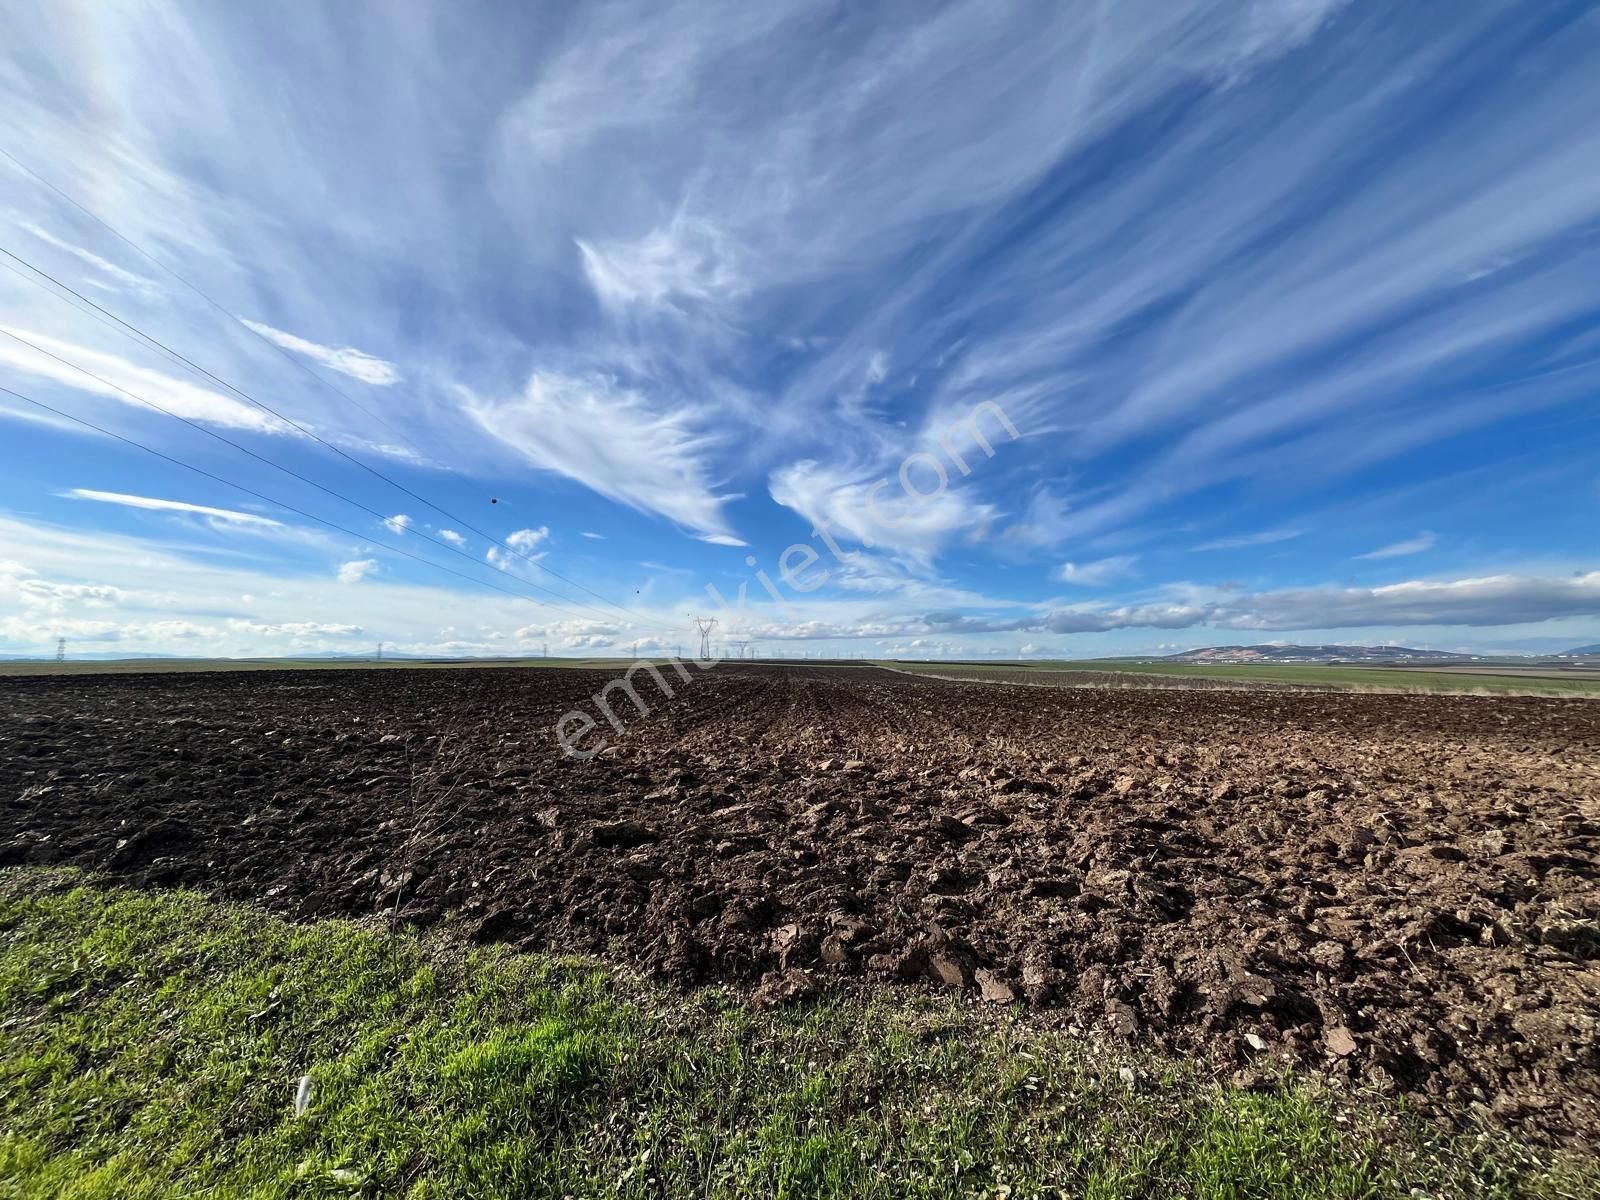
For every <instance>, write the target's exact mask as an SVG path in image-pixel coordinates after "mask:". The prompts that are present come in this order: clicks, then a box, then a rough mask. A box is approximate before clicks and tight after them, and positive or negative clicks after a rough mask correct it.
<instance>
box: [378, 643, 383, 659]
mask: <svg viewBox="0 0 1600 1200" xmlns="http://www.w3.org/2000/svg"><path fill="white" fill-rule="evenodd" d="M378 661H379V662H382V661H383V643H382V642H379V643H378Z"/></svg>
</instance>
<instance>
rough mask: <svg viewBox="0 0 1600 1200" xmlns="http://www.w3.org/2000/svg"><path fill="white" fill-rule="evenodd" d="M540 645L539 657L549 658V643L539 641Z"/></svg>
mask: <svg viewBox="0 0 1600 1200" xmlns="http://www.w3.org/2000/svg"><path fill="white" fill-rule="evenodd" d="M540 646H541V647H542V649H541V650H540V651H539V656H540V657H541V658H549V657H550V643H549V642H541V643H540Z"/></svg>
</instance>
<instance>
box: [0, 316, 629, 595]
mask: <svg viewBox="0 0 1600 1200" xmlns="http://www.w3.org/2000/svg"><path fill="white" fill-rule="evenodd" d="M0 334H4V335H5V336H6V337H8V338H11V339H12V340H13V341H16V342H20V343H22V344H23V345H24V346H27V347H28V348H29V349H30V350H33V351H35V352H36V353H38V354H43V355H44V356H45V357H46V358H49V359H53V360H54V361H55V362H58V363H60V364H61V365H62V366H66V367H71V368H72V369H73V370H75V371H79V372H82V373H83V374H84V375H87V376H88V377H89V378H90V379H93V380H95V381H96V382H97V383H100V384H102V385H104V386H105V387H109V388H113V389H115V390H116V391H118V392H121V393H122V394H123V395H124V396H127V397H128V398H129V399H131V400H134V401H137V402H138V403H140V404H144V405H147V406H148V407H150V408H153V409H155V410H156V411H157V412H159V413H162V414H164V415H166V416H169V417H171V418H172V419H173V420H175V421H180V422H182V423H183V424H185V425H187V426H188V427H189V428H190V429H193V430H196V431H197V432H199V433H203V434H205V435H206V436H207V437H210V438H214V439H215V440H217V441H219V442H221V443H223V444H224V445H226V446H232V447H233V448H234V449H235V450H237V451H239V452H240V453H241V454H246V455H249V456H250V457H251V458H253V459H255V460H256V461H257V462H261V463H265V464H266V465H267V466H269V467H272V468H273V469H275V470H278V471H282V472H283V473H284V474H285V475H288V476H289V477H291V478H293V479H298V480H299V481H300V482H301V483H304V484H306V485H308V486H310V487H314V488H316V489H317V490H318V491H320V492H324V493H326V494H327V495H329V496H332V497H333V498H334V499H336V500H340V501H343V502H344V503H345V504H348V505H350V506H352V507H353V508H359V509H360V510H361V511H362V512H364V513H366V514H367V515H368V516H371V517H376V518H377V519H378V520H379V521H384V522H387V521H388V519H389V518H388V517H386V516H384V515H383V514H382V513H381V512H379V511H378V510H377V509H375V508H369V507H368V506H367V505H365V504H363V503H361V501H359V500H353V499H351V498H350V497H349V496H346V495H344V494H343V493H341V492H337V491H335V490H334V489H333V488H330V487H328V486H327V485H325V484H321V483H318V482H317V481H316V480H315V479H311V478H309V477H307V476H305V475H302V474H301V473H300V472H299V471H296V470H295V469H294V468H293V467H286V466H284V465H283V464H282V463H278V462H274V461H273V460H272V459H270V458H267V457H266V456H265V455H262V454H257V453H256V452H255V451H254V450H252V449H250V448H249V447H248V446H243V445H240V444H239V443H238V442H236V441H234V440H233V439H232V438H229V437H224V436H223V435H222V434H220V433H218V432H217V431H216V430H214V429H210V428H208V427H206V426H204V425H202V424H200V423H199V422H197V421H192V420H190V419H189V418H188V417H185V416H183V415H182V414H180V413H175V412H173V411H172V410H171V409H169V408H164V407H163V406H161V405H160V404H157V403H156V402H155V401H154V400H150V399H147V398H146V397H144V396H140V395H138V394H137V393H135V392H131V391H129V390H128V389H127V388H125V387H123V386H121V385H120V384H116V383H113V382H111V380H109V379H106V378H105V377H104V376H101V375H96V374H95V373H94V372H93V371H91V370H89V369H88V368H87V367H83V366H79V365H78V364H77V363H74V362H72V361H70V360H68V359H65V358H62V357H61V356H60V355H59V354H54V353H52V352H51V351H49V350H46V349H45V348H44V347H43V346H39V345H36V344H35V343H33V342H31V341H29V340H28V339H27V338H25V337H23V336H21V335H20V334H17V333H13V332H12V331H11V330H9V329H0ZM6 390H8V391H9V389H6ZM11 394H13V395H16V394H17V393H14V392H13V393H11ZM32 403H38V402H37V401H32ZM283 507H284V508H287V509H289V511H291V512H300V510H299V509H295V508H291V507H290V506H289V505H287V504H285V505H283ZM301 515H302V516H304V515H306V514H304V513H301ZM312 519H313V520H317V519H319V518H312ZM323 523H324V524H327V522H323ZM342 532H344V533H347V534H349V535H350V536H351V537H354V538H357V539H359V540H361V541H368V540H370V539H368V538H366V537H365V536H364V535H362V534H359V533H356V532H354V531H352V530H342ZM412 532H414V533H415V534H416V536H418V537H420V538H421V539H422V540H423V541H426V542H431V543H433V544H434V545H435V546H438V547H439V548H440V549H442V550H448V551H449V552H450V553H451V554H454V555H456V556H457V557H458V558H464V559H466V560H467V561H468V562H470V563H472V564H473V565H474V566H477V565H478V560H477V559H476V558H475V557H474V556H473V555H471V554H468V553H467V552H466V551H465V550H462V549H461V548H460V547H459V546H452V545H451V544H450V543H448V542H444V541H440V540H439V539H438V538H436V537H433V536H432V535H431V534H428V533H424V532H423V531H422V530H420V529H418V530H413V531H412ZM412 557H415V556H412ZM419 561H421V562H428V561H430V560H428V559H419ZM507 573H508V572H501V574H507ZM518 582H519V583H520V584H522V586H524V587H529V588H532V589H533V590H534V591H538V592H544V593H545V594H547V595H551V596H554V597H555V598H556V599H558V600H564V601H566V602H567V603H569V604H576V605H578V607H580V608H587V609H589V611H590V612H592V613H597V614H599V615H601V616H605V615H606V614H604V613H600V610H599V609H595V608H592V607H590V606H589V605H586V604H584V603H583V602H582V601H580V600H573V599H571V598H570V597H568V596H563V595H561V593H559V592H555V591H551V590H550V589H549V588H547V587H541V586H540V585H539V584H537V583H531V582H529V581H527V580H519V581H518ZM501 590H502V591H503V590H505V589H501ZM511 594H513V595H514V594H516V593H511ZM523 598H524V599H527V600H531V601H532V602H533V603H535V604H538V605H541V606H542V607H545V608H549V609H551V610H552V611H554V612H561V613H566V615H567V616H569V617H573V618H575V619H576V620H580V621H582V620H586V619H588V618H585V617H584V616H582V615H581V614H579V613H575V612H573V611H572V610H571V609H569V608H562V607H560V606H559V605H553V604H550V603H548V602H547V601H544V600H539V599H536V598H535V597H532V596H524V597H523Z"/></svg>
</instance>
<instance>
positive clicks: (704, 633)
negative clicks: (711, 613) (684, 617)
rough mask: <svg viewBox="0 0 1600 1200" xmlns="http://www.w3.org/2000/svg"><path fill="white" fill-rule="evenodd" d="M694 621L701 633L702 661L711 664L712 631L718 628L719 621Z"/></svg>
mask: <svg viewBox="0 0 1600 1200" xmlns="http://www.w3.org/2000/svg"><path fill="white" fill-rule="evenodd" d="M693 620H694V624H695V628H696V629H698V630H699V631H700V660H701V661H702V662H709V661H710V660H711V631H712V630H713V629H715V628H716V627H717V619H716V618H715V617H695V618H693Z"/></svg>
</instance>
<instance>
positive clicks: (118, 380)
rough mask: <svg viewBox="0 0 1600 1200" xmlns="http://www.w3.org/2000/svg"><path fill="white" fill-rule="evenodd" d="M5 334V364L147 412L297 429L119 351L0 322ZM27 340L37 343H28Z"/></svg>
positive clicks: (0, 359)
mask: <svg viewBox="0 0 1600 1200" xmlns="http://www.w3.org/2000/svg"><path fill="white" fill-rule="evenodd" d="M0 333H4V334H9V335H11V336H9V337H0V366H5V367H10V368H12V369H13V370H16V371H22V372H25V373H26V374H29V375H34V376H37V377H38V378H41V379H48V380H50V381H51V382H53V383H60V384H64V385H65V386H67V387H70V388H74V389H76V390H77V391H80V392H87V393H89V394H91V395H96V396H103V397H105V398H106V399H109V400H115V401H116V402H117V403H118V404H123V405H127V406H129V407H131V408H133V409H136V410H138V411H142V412H149V411H153V409H152V407H151V406H152V405H159V406H160V407H161V408H163V409H166V410H167V411H168V412H169V413H172V414H174V415H175V416H179V417H183V418H185V419H187V420H190V421H197V422H200V423H202V424H206V425H221V426H224V427H227V428H231V429H248V430H253V431H255V432H258V433H292V432H294V431H293V429H292V428H291V427H290V426H289V425H288V424H286V423H285V422H283V421H280V420H279V419H278V418H277V417H275V416H273V415H272V414H270V413H268V412H264V411H262V410H261V409H258V408H255V407H252V406H251V405H248V404H244V403H241V402H240V401H238V400H233V399H230V398H229V397H227V396H224V395H221V394H220V393H218V392H213V391H210V390H209V389H207V388H203V387H198V386H196V385H195V384H192V383H187V382H185V381H184V380H182V379H175V378H173V377H172V376H171V375H166V374H163V373H162V372H160V371H154V370H151V369H150V368H148V367H141V366H139V365H138V364H136V363H133V362H130V361H129V360H128V359H125V358H122V357H120V356H118V355H115V354H108V353H104V352H102V351H99V350H93V349H90V348H89V347H87V346H81V345H76V344H74V343H72V342H67V341H62V340H61V339H59V338H53V337H47V336H46V335H44V334H41V333H35V332H32V331H30V330H26V329H20V328H16V327H14V326H9V325H0ZM19 339H21V340H19ZM24 341H26V342H31V343H33V344H32V345H31V346H29V345H25V344H23V343H24ZM63 359H65V360H66V361H65V362H63V361H61V360H63ZM69 363H75V364H78V366H69V365H68V364H69ZM78 367H81V368H82V369H81V370H80V369H78Z"/></svg>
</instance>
